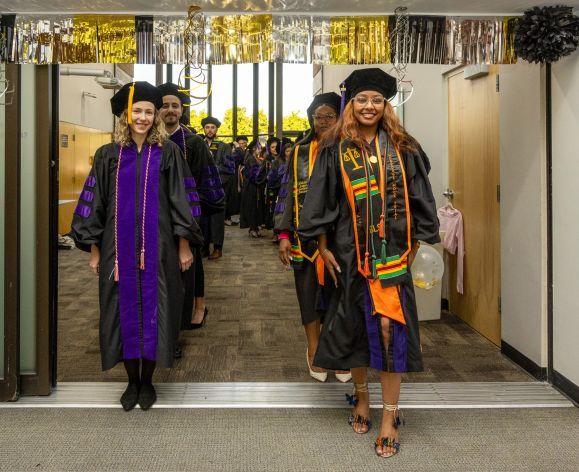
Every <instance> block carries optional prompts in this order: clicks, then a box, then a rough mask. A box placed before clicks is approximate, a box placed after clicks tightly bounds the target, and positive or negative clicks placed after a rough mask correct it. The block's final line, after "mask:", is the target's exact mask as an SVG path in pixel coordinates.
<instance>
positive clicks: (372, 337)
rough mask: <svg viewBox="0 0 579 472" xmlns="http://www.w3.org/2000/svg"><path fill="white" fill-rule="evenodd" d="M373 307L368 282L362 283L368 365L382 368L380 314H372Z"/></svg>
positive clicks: (378, 368)
mask: <svg viewBox="0 0 579 472" xmlns="http://www.w3.org/2000/svg"><path fill="white" fill-rule="evenodd" d="M373 312H374V307H373V305H372V297H371V295H370V288H369V287H368V283H367V282H365V283H364V317H365V319H366V333H367V336H368V351H369V353H370V367H372V368H373V369H377V370H382V369H383V356H382V342H381V339H380V331H379V330H380V315H373Z"/></svg>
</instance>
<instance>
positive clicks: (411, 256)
mask: <svg viewBox="0 0 579 472" xmlns="http://www.w3.org/2000/svg"><path fill="white" fill-rule="evenodd" d="M418 249H420V241H416V240H414V241H412V248H411V249H410V254H408V267H412V264H413V263H414V259H415V258H416V253H417V252H418Z"/></svg>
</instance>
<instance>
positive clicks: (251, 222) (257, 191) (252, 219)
mask: <svg viewBox="0 0 579 472" xmlns="http://www.w3.org/2000/svg"><path fill="white" fill-rule="evenodd" d="M242 176H243V185H242V188H241V220H240V226H239V227H240V228H242V229H245V228H249V236H250V237H252V238H261V237H262V234H261V232H260V231H259V228H260V226H261V225H263V223H264V215H265V210H264V209H265V183H266V179H267V160H266V158H265V155H263V153H262V149H261V145H260V144H259V141H258V140H253V141H252V142H251V143H249V146H248V147H247V155H246V158H245V161H244V163H243V172H242Z"/></svg>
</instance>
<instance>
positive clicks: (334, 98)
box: [307, 92, 342, 127]
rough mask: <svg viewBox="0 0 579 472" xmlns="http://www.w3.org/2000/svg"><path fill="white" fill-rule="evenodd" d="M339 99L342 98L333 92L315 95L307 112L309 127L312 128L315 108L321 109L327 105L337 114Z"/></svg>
mask: <svg viewBox="0 0 579 472" xmlns="http://www.w3.org/2000/svg"><path fill="white" fill-rule="evenodd" d="M341 99H342V98H341V97H340V96H339V95H338V94H337V93H334V92H328V93H321V94H319V95H316V96H315V97H314V99H313V100H312V103H311V104H310V106H309V107H308V110H307V112H308V121H309V122H310V126H312V127H313V126H314V112H315V111H316V108H318V107H321V106H322V105H328V106H329V107H332V108H333V109H334V110H335V112H336V113H337V114H339V113H340V101H341Z"/></svg>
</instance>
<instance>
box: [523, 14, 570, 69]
mask: <svg viewBox="0 0 579 472" xmlns="http://www.w3.org/2000/svg"><path fill="white" fill-rule="evenodd" d="M578 44H579V17H577V16H575V15H573V8H572V7H566V6H550V7H533V8H531V9H530V10H527V11H526V12H525V14H524V16H523V18H522V20H521V21H520V23H519V25H518V27H517V30H516V32H515V52H516V53H517V56H518V57H520V58H522V59H525V60H526V61H528V62H548V63H553V62H557V61H558V60H559V59H560V58H561V57H563V56H567V55H569V54H571V53H572V52H573V51H575V49H576V48H577V45H578Z"/></svg>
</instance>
